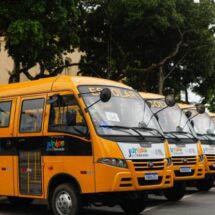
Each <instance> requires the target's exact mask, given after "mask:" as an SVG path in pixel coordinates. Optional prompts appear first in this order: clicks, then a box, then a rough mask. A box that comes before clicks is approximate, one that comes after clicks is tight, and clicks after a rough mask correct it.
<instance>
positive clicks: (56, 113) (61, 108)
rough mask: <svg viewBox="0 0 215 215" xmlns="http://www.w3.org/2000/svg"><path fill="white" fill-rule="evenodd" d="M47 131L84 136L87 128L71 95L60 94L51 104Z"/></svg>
mask: <svg viewBox="0 0 215 215" xmlns="http://www.w3.org/2000/svg"><path fill="white" fill-rule="evenodd" d="M49 131H51V132H65V133H71V134H74V135H78V136H86V134H87V133H88V128H87V125H86V122H85V119H84V117H83V114H82V112H81V109H80V107H79V105H78V103H77V101H76V99H75V97H74V96H73V95H64V96H60V97H59V99H58V101H56V102H55V103H54V104H52V105H51V110H50V117H49Z"/></svg>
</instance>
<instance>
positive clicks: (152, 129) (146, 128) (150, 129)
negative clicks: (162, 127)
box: [137, 127, 166, 139]
mask: <svg viewBox="0 0 215 215" xmlns="http://www.w3.org/2000/svg"><path fill="white" fill-rule="evenodd" d="M137 129H144V130H148V131H156V132H157V133H158V134H160V136H162V137H163V138H164V139H165V138H166V137H165V136H164V135H163V134H162V133H161V132H160V131H159V130H158V129H156V128H148V127H137Z"/></svg>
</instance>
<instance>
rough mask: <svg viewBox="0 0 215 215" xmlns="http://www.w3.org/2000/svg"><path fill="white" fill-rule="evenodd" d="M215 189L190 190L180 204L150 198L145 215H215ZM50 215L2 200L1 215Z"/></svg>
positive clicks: (90, 211) (102, 211)
mask: <svg viewBox="0 0 215 215" xmlns="http://www.w3.org/2000/svg"><path fill="white" fill-rule="evenodd" d="M214 200H215V188H213V189H212V190H211V191H209V192H196V191H195V190H189V191H188V193H187V195H186V196H185V197H184V198H183V199H182V200H181V201H180V202H168V201H166V200H165V198H164V197H162V196H155V195H150V196H149V202H148V203H149V206H148V207H147V208H146V210H145V211H144V212H143V213H142V214H144V215H172V214H174V215H181V214H183V215H204V214H205V215H214V214H215V212H214V211H215V201H214ZM38 214H40V215H50V212H48V211H47V210H46V206H45V205H43V204H41V202H39V203H38V202H35V203H34V204H32V205H29V206H27V207H25V208H16V207H12V206H11V205H10V204H9V203H8V202H7V200H6V199H1V200H0V215H38ZM123 214H124V213H122V211H121V209H120V208H119V207H114V208H108V207H102V208H86V209H84V211H83V212H82V214H81V215H123Z"/></svg>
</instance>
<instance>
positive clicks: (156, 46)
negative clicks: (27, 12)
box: [81, 0, 215, 93]
mask: <svg viewBox="0 0 215 215" xmlns="http://www.w3.org/2000/svg"><path fill="white" fill-rule="evenodd" d="M84 2H85V5H84V7H83V8H84V9H85V12H86V15H85V20H84V22H83V24H84V25H83V26H84V27H83V28H82V34H81V50H82V51H84V52H85V53H86V55H85V56H83V57H82V65H83V66H82V67H81V71H82V73H83V74H88V75H95V74H94V73H97V74H99V75H100V76H102V77H105V78H110V79H114V80H121V79H124V80H125V81H126V82H127V83H128V84H130V85H132V86H133V87H134V88H136V89H138V90H147V91H157V92H159V93H162V92H163V88H164V87H165V83H172V80H174V83H175V81H176V79H175V78H174V77H177V78H178V77H179V79H177V82H178V83H177V84H178V86H179V85H182V84H183V83H181V82H180V80H181V79H184V80H185V79H186V81H185V82H186V85H188V84H189V83H191V82H193V81H194V80H193V76H195V77H196V75H197V74H195V72H196V71H195V69H196V68H198V66H199V65H200V64H202V66H201V68H203V67H204V68H205V67H206V66H205V65H206V64H207V63H208V61H204V62H200V61H198V59H202V54H201V52H203V54H206V53H207V52H208V51H209V50H211V48H213V47H214V37H213V33H214V31H213V28H211V29H209V28H208V26H209V24H210V23H213V21H214V17H215V14H214V12H215V7H214V4H213V3H212V2H211V1H209V0H202V1H201V3H200V4H194V3H193V1H191V0H118V1H114V0H102V1H97V0H89V1H84ZM89 5H92V6H91V7H89ZM86 8H87V9H86ZM197 52H198V54H196V53H197ZM193 55H195V56H198V59H197V60H195V63H196V65H195V66H194V65H193V64H192V62H191V60H192V56H193ZM210 59H211V58H210ZM92 71H93V72H92ZM201 72H202V71H199V70H198V75H199V73H201ZM176 73H177V74H176ZM203 73H204V74H205V73H207V71H204V72H203ZM203 73H201V75H200V76H199V77H201V76H202V74H203ZM193 74H194V75H193ZM185 76H186V78H185ZM170 80H171V82H170ZM178 88H179V87H178Z"/></svg>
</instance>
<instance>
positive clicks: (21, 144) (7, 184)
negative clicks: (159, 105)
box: [0, 76, 173, 215]
mask: <svg viewBox="0 0 215 215" xmlns="http://www.w3.org/2000/svg"><path fill="white" fill-rule="evenodd" d="M151 118H152V120H151ZM149 120H150V122H149ZM147 123H148V125H147V126H146V127H144V126H143V125H144V124H147ZM0 178H1V184H0V195H1V196H7V197H8V199H9V201H10V202H12V203H16V204H28V203H31V202H32V200H33V199H46V200H47V201H48V203H49V205H50V207H51V209H52V211H53V213H54V214H55V215H61V214H64V215H76V214H78V213H80V209H81V206H84V205H88V204H94V205H98V204H99V205H101V204H103V205H111V206H113V205H115V204H118V205H120V206H121V207H122V209H123V210H124V211H125V212H126V213H127V212H128V213H139V212H141V211H142V210H143V209H144V207H145V196H146V195H145V192H144V191H145V190H154V189H163V188H169V187H172V186H173V173H172V170H171V158H170V151H169V148H168V145H167V142H166V141H165V139H164V138H163V135H162V131H161V130H160V128H159V125H158V124H157V122H156V120H155V119H154V117H153V115H152V113H151V111H150V109H149V107H148V106H147V104H146V103H145V102H144V101H143V100H142V98H141V97H140V96H139V94H138V93H137V92H136V91H134V90H133V89H132V88H131V87H128V86H126V85H124V84H121V83H117V82H113V81H109V80H105V79H98V78H90V77H70V76H58V77H54V78H47V79H41V80H37V81H31V82H24V83H16V84H10V85H5V86H1V87H0Z"/></svg>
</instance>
